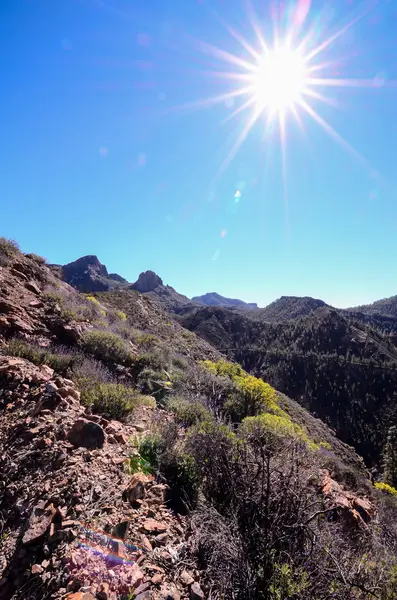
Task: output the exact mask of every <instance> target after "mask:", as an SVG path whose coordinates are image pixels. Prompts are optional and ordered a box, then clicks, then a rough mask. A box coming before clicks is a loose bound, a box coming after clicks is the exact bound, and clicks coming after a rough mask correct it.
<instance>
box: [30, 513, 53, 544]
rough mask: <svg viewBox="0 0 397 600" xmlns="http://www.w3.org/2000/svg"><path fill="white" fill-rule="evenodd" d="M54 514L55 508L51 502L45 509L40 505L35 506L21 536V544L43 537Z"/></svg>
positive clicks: (33, 541) (31, 542) (36, 540)
mask: <svg viewBox="0 0 397 600" xmlns="http://www.w3.org/2000/svg"><path fill="white" fill-rule="evenodd" d="M55 514H56V509H55V508H54V505H53V504H50V505H49V506H47V508H45V509H44V508H42V507H41V506H40V505H37V506H35V507H34V509H33V511H32V514H31V515H30V519H29V525H28V529H27V531H25V534H24V536H23V538H22V544H25V545H27V544H33V543H35V542H38V541H39V540H40V539H41V538H42V537H44V535H45V534H46V533H47V531H48V529H49V528H50V525H51V523H52V519H53V518H54V516H55Z"/></svg>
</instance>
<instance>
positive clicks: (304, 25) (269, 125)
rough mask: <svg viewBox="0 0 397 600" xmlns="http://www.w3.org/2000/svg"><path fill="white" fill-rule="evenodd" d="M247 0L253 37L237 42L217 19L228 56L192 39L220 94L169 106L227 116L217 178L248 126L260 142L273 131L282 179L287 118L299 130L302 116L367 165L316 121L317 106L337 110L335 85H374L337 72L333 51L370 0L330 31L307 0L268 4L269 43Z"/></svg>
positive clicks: (237, 35)
mask: <svg viewBox="0 0 397 600" xmlns="http://www.w3.org/2000/svg"><path fill="white" fill-rule="evenodd" d="M246 2H247V16H248V19H249V21H250V24H251V26H252V34H253V35H252V36H250V37H244V36H243V35H242V33H241V32H240V31H239V30H236V29H235V28H233V27H231V26H230V25H228V24H227V23H224V22H223V21H222V20H221V23H222V25H223V26H224V27H225V29H226V30H227V31H228V32H229V33H230V35H231V37H232V38H234V40H235V41H237V43H238V45H237V46H236V51H235V52H233V53H232V52H230V51H229V50H227V49H226V48H224V47H218V46H214V45H212V44H209V43H208V42H204V41H199V42H198V43H199V48H200V51H201V52H202V53H203V54H205V55H206V56H207V57H209V58H210V59H211V69H210V70H209V71H206V74H207V75H209V76H210V77H211V78H212V79H213V80H214V81H216V82H217V83H218V82H220V83H221V84H222V85H223V86H224V87H225V89H224V91H223V93H220V94H214V95H212V96H209V97H207V98H204V99H202V100H196V101H194V102H191V103H188V104H185V105H183V106H179V107H176V108H177V109H183V110H185V109H190V108H204V107H209V106H213V105H216V104H221V105H224V106H225V107H226V109H227V111H228V114H227V115H226V116H225V118H224V119H223V120H222V124H225V123H230V122H234V123H236V126H235V128H234V130H233V132H232V136H231V137H230V139H232V144H231V147H230V149H229V151H228V153H227V156H226V157H225V159H224V160H223V162H222V163H221V165H220V167H219V169H218V172H217V175H216V178H218V177H220V175H221V174H222V173H224V171H225V170H226V168H227V167H228V166H229V165H230V163H231V161H232V160H233V159H234V157H235V155H236V154H237V152H238V150H239V148H240V147H241V146H242V144H243V143H244V142H245V140H246V139H247V137H248V136H249V134H250V132H251V131H252V129H253V128H255V127H257V126H258V127H259V128H261V129H262V131H263V132H264V135H265V137H266V139H267V140H270V139H271V140H272V142H273V141H274V142H275V143H276V142H277V136H275V135H274V134H277V133H278V134H279V140H280V146H281V150H282V160H283V173H284V179H285V167H286V160H285V153H286V143H287V137H288V135H289V132H290V127H291V124H290V122H289V121H292V124H293V123H294V121H295V122H297V124H298V125H299V128H300V130H301V131H302V132H303V133H305V121H306V118H307V117H310V119H312V120H313V121H314V122H315V123H316V124H317V125H319V126H320V127H321V128H322V129H323V130H324V131H325V132H326V133H327V134H328V135H329V136H330V137H331V138H333V140H334V141H336V142H337V143H338V144H340V146H342V148H343V149H344V150H347V151H348V152H349V153H350V154H351V156H353V157H354V158H355V159H356V160H358V161H360V162H361V163H362V164H365V165H366V166H368V165H369V163H368V161H367V159H366V158H365V157H363V156H362V155H361V154H360V153H359V152H358V151H357V150H356V149H355V148H353V147H352V146H351V144H349V142H348V141H347V140H346V139H345V138H344V137H342V135H341V134H340V133H338V132H337V131H336V130H335V129H334V128H333V127H332V125H331V124H330V123H329V122H328V121H327V120H326V119H325V118H324V117H323V116H321V113H320V111H319V110H318V108H317V105H321V104H328V105H329V106H331V107H335V106H337V107H340V101H339V99H338V98H334V97H333V96H334V95H333V94H332V93H331V92H332V90H335V89H336V88H339V90H343V89H346V88H369V89H371V88H373V87H374V85H375V82H374V79H373V78H371V77H370V78H367V79H365V78H364V79H362V78H357V77H353V78H352V77H344V76H343V71H344V69H345V68H348V65H346V67H345V62H346V60H347V59H345V58H343V57H342V56H341V53H340V49H339V48H338V47H335V46H336V42H337V41H338V40H342V38H343V36H344V35H345V34H346V33H347V32H348V31H349V30H350V29H351V28H352V27H353V26H355V25H356V24H357V23H358V22H359V21H360V20H361V19H363V18H364V17H366V16H367V15H368V14H369V13H370V12H371V11H372V10H373V9H374V7H375V6H376V2H373V1H372V0H364V2H363V4H362V5H361V4H360V6H359V7H358V8H357V9H352V12H351V14H350V11H349V14H348V15H347V19H346V21H344V22H342V23H340V24H339V26H338V28H337V29H336V30H334V31H332V28H331V27H330V29H329V30H328V27H326V26H324V28H323V29H321V28H320V27H319V23H320V21H321V18H320V17H321V16H322V13H321V12H320V13H318V14H317V13H316V14H315V13H314V12H313V13H312V18H311V0H285V2H280V3H277V2H274V3H271V4H272V5H273V4H274V6H275V7H276V8H275V9H274V10H273V9H272V10H271V20H272V21H273V26H272V27H271V29H272V31H268V32H267V34H268V36H269V38H270V39H267V36H266V37H265V34H264V31H263V30H262V24H261V20H260V19H258V18H257V16H256V14H255V11H254V9H253V7H252V4H251V0H246ZM278 4H279V5H280V8H279V9H278V8H277V5H278ZM281 5H282V6H283V7H286V6H288V10H284V8H283V9H281ZM324 11H325V9H324ZM324 22H325V13H324ZM327 30H328V31H327ZM332 47H333V52H332ZM355 54H357V53H354V55H355ZM225 82H227V83H226V85H225ZM382 85H384V86H385V87H386V86H387V87H391V86H392V87H397V81H392V80H390V79H389V80H388V81H387V82H383V84H382ZM338 95H339V96H340V95H341V94H338ZM237 117H239V118H238V119H237ZM290 117H292V118H290ZM263 122H265V126H263ZM267 147H268V148H269V147H270V144H267Z"/></svg>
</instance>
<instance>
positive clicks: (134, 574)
mask: <svg viewBox="0 0 397 600" xmlns="http://www.w3.org/2000/svg"><path fill="white" fill-rule="evenodd" d="M129 576H130V580H131V587H133V588H134V589H135V588H137V587H138V586H140V585H141V583H142V581H143V578H144V574H143V573H142V571H141V570H140V568H139V566H138V565H137V564H136V563H135V564H134V565H133V566H132V568H131V570H130V571H129Z"/></svg>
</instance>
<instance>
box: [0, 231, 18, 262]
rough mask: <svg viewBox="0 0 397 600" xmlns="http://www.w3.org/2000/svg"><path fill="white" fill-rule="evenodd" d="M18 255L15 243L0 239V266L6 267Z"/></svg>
mask: <svg viewBox="0 0 397 600" xmlns="http://www.w3.org/2000/svg"><path fill="white" fill-rule="evenodd" d="M20 253H21V251H20V249H19V246H18V244H17V242H15V241H14V240H8V239H7V238H5V237H0V266H2V267H6V266H8V265H9V264H11V263H12V260H13V259H14V258H16V257H17V256H18V255H19V254H20Z"/></svg>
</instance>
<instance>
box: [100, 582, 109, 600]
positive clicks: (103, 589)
mask: <svg viewBox="0 0 397 600" xmlns="http://www.w3.org/2000/svg"><path fill="white" fill-rule="evenodd" d="M96 595H97V598H98V600H109V598H110V596H111V590H110V586H109V584H108V583H107V582H106V581H103V582H102V583H101V584H100V585H99V587H98V590H97V594H96Z"/></svg>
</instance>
